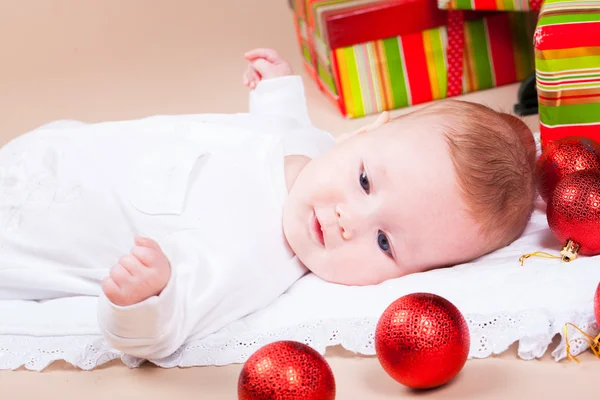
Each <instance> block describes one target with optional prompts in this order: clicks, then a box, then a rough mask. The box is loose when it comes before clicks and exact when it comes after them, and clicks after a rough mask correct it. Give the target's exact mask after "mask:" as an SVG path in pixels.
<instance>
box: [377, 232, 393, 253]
mask: <svg viewBox="0 0 600 400" xmlns="http://www.w3.org/2000/svg"><path fill="white" fill-rule="evenodd" d="M377 244H378V245H379V248H380V249H381V250H383V251H384V252H386V253H388V254H389V253H390V240H389V239H388V237H387V235H386V234H385V233H383V232H381V231H379V232H377Z"/></svg>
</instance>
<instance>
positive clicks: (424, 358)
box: [375, 293, 471, 389]
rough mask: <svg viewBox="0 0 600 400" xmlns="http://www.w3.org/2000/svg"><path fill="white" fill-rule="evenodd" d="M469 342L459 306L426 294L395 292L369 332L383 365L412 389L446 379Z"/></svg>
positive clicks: (456, 369) (464, 357) (464, 358)
mask: <svg viewBox="0 0 600 400" xmlns="http://www.w3.org/2000/svg"><path fill="white" fill-rule="evenodd" d="M470 341H471V339H470V334H469V327H468V325H467V322H466V321H465V319H464V317H463V315H462V314H461V313H460V311H459V310H458V309H457V308H456V307H455V306H454V305H453V304H452V303H451V302H449V301H448V300H446V299H444V298H443V297H440V296H438V295H435V294H430V293H413V294H409V295H406V296H403V297H400V298H399V299H398V300H396V301H395V302H393V303H392V304H391V305H390V306H389V307H388V308H387V309H386V310H385V311H384V312H383V314H382V316H381V317H380V319H379V322H378V324H377V329H376V331H375V351H376V353H377V358H378V359H379V362H380V363H381V365H382V367H383V369H384V370H385V371H386V372H387V373H388V374H389V375H390V376H391V377H392V378H393V379H395V380H396V381H398V382H400V383H401V384H403V385H405V386H408V387H411V388H414V389H428V388H434V387H437V386H441V385H443V384H445V383H447V382H448V381H450V380H452V379H453V378H454V377H455V376H456V375H457V374H458V373H459V372H460V371H461V370H462V368H463V366H464V365H465V362H466V361H467V357H468V356H469V348H470Z"/></svg>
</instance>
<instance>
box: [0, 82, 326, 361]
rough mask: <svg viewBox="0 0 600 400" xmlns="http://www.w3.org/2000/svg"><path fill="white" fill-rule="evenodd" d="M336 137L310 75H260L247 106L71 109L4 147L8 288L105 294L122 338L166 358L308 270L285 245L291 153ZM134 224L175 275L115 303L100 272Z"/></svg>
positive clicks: (113, 335)
mask: <svg viewBox="0 0 600 400" xmlns="http://www.w3.org/2000/svg"><path fill="white" fill-rule="evenodd" d="M332 144H333V138H332V136H331V135H329V134H328V133H325V132H323V131H320V130H318V129H316V128H314V127H312V126H311V124H310V121H309V118H308V113H307V109H306V102H305V98H304V89H303V86H302V81H301V79H300V77H298V76H293V77H285V78H278V79H272V80H266V81H263V82H261V83H260V84H259V85H258V87H257V88H256V90H254V91H253V92H252V93H251V97H250V112H249V113H248V114H232V115H223V114H201V115H191V116H190V115H188V116H156V117H149V118H144V119H139V120H133V121H120V122H107V123H98V124H84V123H81V122H74V121H63V122H58V123H54V124H50V125H46V126H43V127H41V128H38V129H36V130H34V131H32V132H30V133H28V134H25V135H23V136H20V137H18V138H16V139H15V140H13V141H11V142H9V143H8V144H6V145H5V146H4V147H2V148H1V149H0V300H11V299H12V300H45V299H53V298H59V297H65V296H80V295H84V296H88V295H89V296H99V300H98V321H99V325H100V327H101V330H102V332H103V333H104V336H105V337H106V339H107V340H108V342H109V343H110V344H111V346H113V347H114V348H116V349H118V350H120V351H122V352H124V353H126V354H131V355H133V356H137V357H141V358H147V359H159V358H162V357H165V356H168V355H170V354H171V353H173V352H174V351H176V350H177V349H178V348H179V347H180V346H181V345H182V344H184V343H185V342H186V341H187V340H188V339H196V338H200V337H204V336H206V335H208V334H210V333H213V332H215V331H216V330H218V329H220V328H222V327H224V326H225V325H227V324H228V323H230V322H232V321H234V320H237V319H239V318H242V317H244V316H245V315H247V314H249V313H252V312H254V311H256V310H258V309H260V308H263V307H265V306H267V305H268V304H269V303H271V302H272V301H274V300H275V299H276V298H277V297H279V296H280V295H281V294H283V293H284V292H285V291H286V290H287V289H288V288H289V287H290V286H291V285H292V284H293V283H294V282H295V281H296V280H298V279H299V278H300V277H301V276H302V275H304V274H305V273H306V272H307V271H306V269H305V267H304V266H303V265H302V264H301V263H300V262H299V261H298V259H297V258H296V257H295V256H294V254H293V252H292V251H291V250H290V249H289V248H288V247H287V245H286V242H285V238H284V235H283V231H282V226H281V221H282V209H283V204H284V201H285V198H286V196H287V190H286V184H285V175H284V169H283V165H284V164H283V162H284V156H286V155H292V154H301V155H306V156H308V157H314V156H316V155H318V154H319V153H321V152H323V151H326V150H327V149H328V148H329V147H331V146H332ZM135 235H141V236H147V237H150V238H153V239H155V240H156V241H157V242H158V243H159V244H160V246H161V247H162V248H163V250H164V251H165V253H166V255H167V256H168V258H169V260H170V262H171V266H172V275H171V279H170V281H169V282H168V284H167V287H166V288H165V289H164V290H163V292H162V293H161V294H160V295H159V296H155V297H151V298H149V299H147V300H145V301H143V302H142V303H139V304H136V305H133V306H130V307H118V306H116V305H114V304H112V303H111V302H110V301H108V299H107V298H106V297H105V296H104V295H103V294H102V291H101V287H100V283H101V281H102V279H103V278H104V277H105V276H107V274H108V271H109V269H110V267H111V266H112V265H114V264H115V263H116V262H117V260H118V259H119V258H120V257H121V256H123V255H125V254H127V253H129V251H130V250H131V248H132V247H133V239H134V237H135Z"/></svg>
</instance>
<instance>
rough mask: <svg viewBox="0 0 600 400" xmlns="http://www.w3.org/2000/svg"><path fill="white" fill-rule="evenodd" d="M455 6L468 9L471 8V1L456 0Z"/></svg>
mask: <svg viewBox="0 0 600 400" xmlns="http://www.w3.org/2000/svg"><path fill="white" fill-rule="evenodd" d="M456 8H458V9H466V10H469V9H472V8H473V3H472V2H471V0H456Z"/></svg>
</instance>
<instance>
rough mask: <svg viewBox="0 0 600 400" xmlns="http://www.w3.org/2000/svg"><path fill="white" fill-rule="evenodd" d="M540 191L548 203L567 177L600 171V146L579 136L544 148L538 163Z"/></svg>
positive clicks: (557, 141)
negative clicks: (593, 170) (555, 189)
mask: <svg viewBox="0 0 600 400" xmlns="http://www.w3.org/2000/svg"><path fill="white" fill-rule="evenodd" d="M536 168H537V172H538V176H539V181H538V191H539V193H540V196H541V197H542V199H544V201H545V202H546V203H548V201H549V200H550V197H551V196H552V191H553V190H554V188H555V187H556V185H557V184H558V182H559V181H560V180H561V179H562V178H564V177H565V176H567V175H569V174H571V173H573V172H576V171H585V170H588V169H600V144H598V142H596V141H594V140H592V139H588V138H585V137H579V136H568V137H564V138H561V139H558V140H556V141H554V142H552V143H550V144H549V145H547V146H546V147H545V148H544V151H543V153H542V155H541V156H540V158H539V159H538V161H537V165H536Z"/></svg>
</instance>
